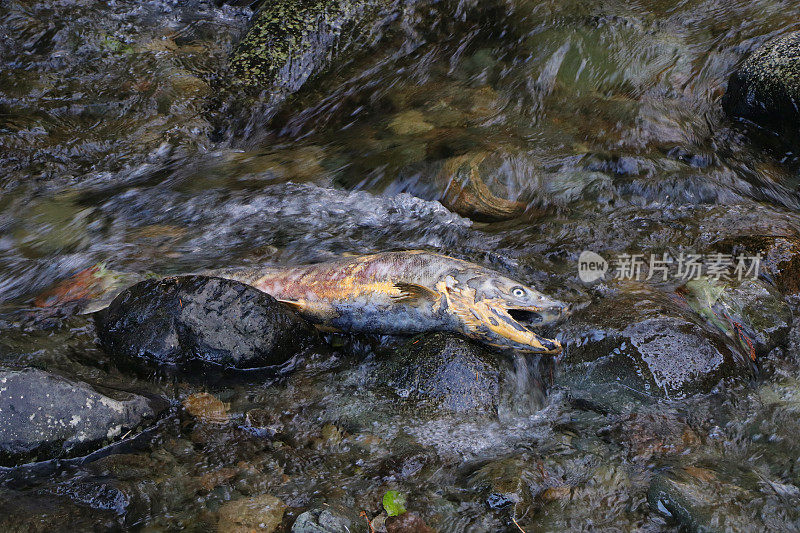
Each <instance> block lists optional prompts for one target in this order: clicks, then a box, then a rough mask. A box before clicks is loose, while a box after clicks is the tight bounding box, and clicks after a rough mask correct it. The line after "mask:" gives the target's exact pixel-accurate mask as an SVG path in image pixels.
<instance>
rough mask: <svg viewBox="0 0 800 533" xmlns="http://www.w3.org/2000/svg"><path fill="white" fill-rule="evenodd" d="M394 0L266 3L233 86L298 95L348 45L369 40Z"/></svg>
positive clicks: (239, 53) (241, 49)
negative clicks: (375, 22)
mask: <svg viewBox="0 0 800 533" xmlns="http://www.w3.org/2000/svg"><path fill="white" fill-rule="evenodd" d="M393 3H394V2H393V1H392V0H275V1H270V2H266V3H265V4H264V6H263V7H262V8H261V10H260V11H258V13H256V15H255V16H254V17H253V20H252V23H251V27H250V29H249V30H248V32H247V33H246V34H245V36H244V37H243V38H242V40H241V41H240V42H239V44H238V45H237V46H236V48H235V50H234V51H233V54H232V56H231V59H230V70H231V75H232V80H231V81H232V83H233V84H234V85H235V86H238V87H246V88H251V89H256V90H259V91H261V90H266V91H268V92H269V93H271V94H272V96H273V97H280V96H285V95H286V94H290V93H293V92H295V91H297V90H298V89H299V88H300V87H301V86H302V85H303V84H304V83H305V82H306V81H307V80H308V79H309V78H310V77H311V76H312V75H314V74H316V73H318V72H320V71H321V69H322V68H324V66H325V65H326V64H328V63H329V62H330V61H331V60H332V58H333V57H334V55H335V54H336V53H337V52H338V51H339V50H341V49H343V48H345V47H346V45H347V43H349V42H351V41H356V40H360V38H363V37H367V36H368V35H369V33H370V32H372V31H374V30H375V29H376V26H375V25H374V24H373V22H374V21H375V20H377V19H379V18H380V15H381V13H383V12H387V11H388V10H390V8H391V4H393Z"/></svg>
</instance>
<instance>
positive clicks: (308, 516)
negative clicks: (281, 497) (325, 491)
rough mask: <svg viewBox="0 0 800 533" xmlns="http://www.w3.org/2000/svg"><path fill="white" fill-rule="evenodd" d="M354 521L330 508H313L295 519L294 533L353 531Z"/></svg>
mask: <svg viewBox="0 0 800 533" xmlns="http://www.w3.org/2000/svg"><path fill="white" fill-rule="evenodd" d="M353 530H354V528H353V522H352V521H351V520H350V519H349V518H346V517H344V516H342V515H340V514H336V513H333V512H332V511H331V510H330V509H312V510H311V511H306V512H304V513H303V514H301V515H300V516H298V517H297V520H295V522H294V525H292V533H347V532H349V531H353Z"/></svg>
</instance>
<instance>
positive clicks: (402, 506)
mask: <svg viewBox="0 0 800 533" xmlns="http://www.w3.org/2000/svg"><path fill="white" fill-rule="evenodd" d="M383 508H384V509H386V514H388V515H389V516H398V515H401V514H403V513H405V512H406V496H405V494H403V493H402V492H398V491H396V490H389V491H386V494H384V495H383Z"/></svg>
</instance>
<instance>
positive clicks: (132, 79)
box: [0, 0, 800, 532]
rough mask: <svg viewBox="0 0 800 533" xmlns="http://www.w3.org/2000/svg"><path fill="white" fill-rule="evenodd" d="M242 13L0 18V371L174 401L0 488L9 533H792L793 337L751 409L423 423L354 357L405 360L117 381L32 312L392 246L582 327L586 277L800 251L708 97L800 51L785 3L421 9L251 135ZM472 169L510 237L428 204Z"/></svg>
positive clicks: (742, 139) (689, 404)
mask: <svg viewBox="0 0 800 533" xmlns="http://www.w3.org/2000/svg"><path fill="white" fill-rule="evenodd" d="M249 15H250V11H249V9H248V8H247V7H242V6H238V5H227V4H223V5H219V6H218V5H216V4H215V3H212V2H201V1H192V2H167V1H151V2H145V3H142V2H110V3H93V2H85V1H71V0H64V1H60V2H42V3H39V2H28V1H10V2H6V3H5V4H3V5H2V6H0V18H1V19H2V26H3V32H2V34H3V39H2V41H0V56H2V57H1V59H0V60H2V64H3V66H4V68H3V69H2V71H0V166H1V167H2V168H3V172H2V175H0V191H2V193H1V195H0V313H1V314H0V327H2V329H3V332H2V337H0V363H2V364H3V365H5V366H11V367H21V366H28V365H34V366H39V367H43V368H47V369H48V370H52V371H54V372H59V373H62V374H64V375H69V376H72V377H74V378H77V379H82V380H86V381H88V382H90V383H91V382H94V383H104V384H110V385H113V386H120V387H124V388H127V389H130V390H139V391H147V392H150V393H157V394H160V395H163V396H166V397H168V398H170V399H172V400H174V408H173V409H172V411H171V413H170V414H169V415H168V416H167V417H166V418H165V420H164V421H163V423H162V424H161V425H160V426H158V427H157V428H156V431H153V432H152V434H149V435H146V436H145V437H146V438H145V439H143V440H144V441H146V442H144V443H143V444H141V446H140V449H126V450H123V452H125V453H118V454H115V455H110V456H109V457H106V458H103V459H101V460H99V461H96V462H93V463H89V464H87V465H83V466H65V467H64V468H63V470H62V471H61V472H59V473H58V475H52V476H49V475H44V476H35V475H33V476H32V477H31V478H30V479H29V480H28V481H26V482H24V483H12V484H9V485H7V486H5V488H2V489H0V509H2V511H3V512H2V513H0V514H2V515H6V516H8V515H9V514H15V515H16V514H20V513H22V514H24V515H25V516H28V517H30V518H29V519H28V522H24V523H21V524H22V525H18V524H12V523H10V522H2V521H0V523H2V524H3V528H4V529H5V528H8V529H13V528H14V527H17V528H19V529H20V530H26V529H30V528H34V526H35V525H36V524H38V527H40V528H42V529H45V530H48V528H52V527H55V528H59V527H64V524H67V523H69V524H71V525H73V526H74V528H76V529H89V528H95V529H105V528H110V529H114V528H132V527H141V528H145V529H151V530H166V529H169V530H172V529H182V528H183V529H189V530H198V531H199V530H204V529H207V528H209V527H213V526H214V524H215V523H216V520H217V518H216V512H217V510H218V509H219V507H220V506H221V505H222V504H223V503H224V502H226V501H228V500H231V499H236V498H238V497H242V496H252V495H257V494H261V493H266V492H268V493H270V494H273V495H275V496H277V497H279V498H281V499H282V500H283V501H284V502H285V503H286V504H287V505H288V507H289V509H288V511H287V515H286V517H285V519H284V524H286V525H290V524H291V523H292V521H293V519H294V517H296V516H297V515H298V514H300V513H301V512H303V511H304V510H307V509H313V508H320V507H322V506H323V505H324V504H326V505H330V506H332V507H334V508H339V507H340V508H342V509H344V510H345V511H342V512H343V513H345V514H347V513H353V514H354V518H353V520H354V522H353V523H354V524H357V527H359V528H362V529H364V530H366V521H365V520H364V518H360V517H359V512H361V511H364V512H365V513H366V514H368V515H369V516H370V517H371V516H374V515H375V514H377V513H378V512H379V511H380V500H381V497H382V495H383V493H384V492H385V491H386V490H388V489H397V490H402V491H404V492H406V493H407V494H408V495H409V510H412V511H414V512H417V513H419V514H420V515H422V516H423V517H424V518H425V520H426V521H427V522H428V523H429V524H430V525H431V526H433V527H436V528H437V529H439V530H441V531H505V530H516V528H515V525H514V521H516V522H517V523H518V524H519V526H521V527H522V528H524V530H525V531H528V532H530V531H553V530H565V529H570V530H571V529H602V530H631V529H634V528H638V529H643V530H648V531H660V530H671V529H674V528H675V527H677V525H678V524H682V525H683V527H685V528H688V529H692V527H691V524H693V523H695V524H696V523H703V524H710V525H711V526H712V527H714V528H718V529H720V530H723V529H731V530H762V529H764V528H768V529H776V530H788V529H795V528H798V527H800V512H798V508H800V507H798V503H799V502H798V499H799V498H800V489H798V486H800V463H798V451H799V450H798V448H797V444H796V442H795V439H794V437H795V435H796V433H797V430H798V429H800V428H797V413H798V411H799V410H800V395H798V390H800V389H798V381H797V379H798V376H800V374H799V373H798V368H799V367H798V363H800V358H798V351H797V348H798V344H797V343H798V339H797V331H798V328H797V327H796V323H795V327H793V329H792V333H791V335H790V337H789V340H788V341H786V342H784V343H783V344H782V345H781V346H780V347H778V348H777V349H775V350H773V351H772V352H770V353H769V354H768V355H766V356H764V357H763V358H762V359H761V360H759V361H758V367H759V371H758V373H757V375H756V378H755V379H754V380H753V381H752V382H749V383H745V384H739V385H737V386H731V387H720V388H719V389H718V390H717V391H715V392H714V393H712V394H710V395H697V396H689V397H688V398H685V399H682V400H674V401H664V400H659V401H656V400H653V399H651V398H648V397H646V396H644V395H642V394H639V393H635V392H632V391H628V390H626V389H625V388H624V386H622V385H620V386H619V387H618V388H616V389H614V390H613V391H612V392H609V391H608V390H606V389H602V390H601V389H599V388H596V387H595V385H594V384H592V383H591V381H590V380H580V379H575V378H574V377H572V376H568V375H567V374H565V373H563V372H561V368H560V367H559V364H558V363H555V364H553V363H552V362H538V361H535V360H530V361H525V362H524V363H520V362H519V361H518V365H517V366H516V370H515V371H514V374H513V375H512V376H511V377H510V379H509V382H508V383H512V384H513V387H511V386H510V388H509V390H508V391H506V395H505V398H504V400H503V403H502V405H501V408H500V412H499V414H498V415H497V416H495V417H486V418H478V419H476V418H475V417H469V416H457V415H453V414H447V413H435V414H431V413H422V412H417V411H415V410H414V409H413V408H407V407H403V406H402V405H401V404H400V402H399V400H398V398H397V396H396V395H395V394H394V393H393V392H392V391H390V390H385V388H383V387H381V386H380V380H379V376H376V372H378V370H377V369H378V368H379V367H378V366H377V364H376V363H375V360H376V359H377V358H380V356H381V354H383V353H385V352H386V351H388V350H390V349H391V347H392V346H394V345H396V344H397V343H398V342H401V341H400V340H398V339H390V338H389V339H385V338H382V339H372V338H366V339H360V338H357V339H352V338H340V337H331V338H329V341H330V342H331V347H330V349H329V350H327V351H324V352H321V353H318V354H310V355H309V356H308V357H307V360H306V361H304V362H303V363H302V365H301V368H300V369H299V370H297V371H296V372H295V373H293V374H290V375H289V376H288V377H286V378H283V379H281V380H278V381H276V382H274V381H269V382H267V383H264V382H263V380H248V379H246V378H243V379H241V380H240V381H236V382H233V383H228V382H225V383H219V384H212V385H209V386H207V387H204V386H202V385H199V384H197V383H194V382H193V381H191V380H188V379H187V380H184V379H180V378H174V377H163V376H161V377H158V376H156V377H152V376H136V377H134V376H132V375H130V374H129V373H126V372H125V371H123V370H121V369H119V368H117V366H116V364H115V362H114V361H113V360H111V359H109V358H108V357H107V356H105V355H104V354H103V353H102V352H101V351H100V349H99V348H97V347H95V345H94V333H93V330H92V327H91V325H90V323H89V322H88V321H87V320H86V319H85V318H82V317H55V318H54V317H50V316H48V317H44V316H38V315H36V314H34V317H33V318H31V315H30V314H29V313H28V309H29V308H30V305H31V300H32V299H33V298H34V297H35V296H36V295H37V294H39V293H40V292H41V291H42V290H44V289H46V288H47V287H49V286H51V285H53V284H54V283H55V282H57V281H59V280H62V279H65V278H67V277H68V276H70V275H71V274H73V273H75V272H77V271H79V270H81V269H83V268H86V267H89V266H91V265H94V264H96V263H98V262H105V263H106V264H107V265H108V267H109V268H113V269H116V270H123V271H133V272H141V273H144V272H159V273H181V272H195V271H199V270H202V269H206V268H218V267H223V266H225V267H227V266H242V265H252V264H259V263H267V262H269V263H277V264H293V263H298V262H305V261H317V260H322V259H326V258H330V257H334V256H337V255H340V254H344V253H352V254H360V253H370V252H376V251H383V250H391V249H404V248H424V249H429V250H436V251H441V252H443V253H447V254H451V255H454V256H457V257H462V258H465V259H469V260H472V261H476V262H480V263H483V264H486V265H488V266H492V267H493V268H496V269H498V270H501V271H503V272H506V273H508V274H510V275H511V276H512V277H514V278H517V279H520V280H523V281H525V282H528V283H531V284H534V285H536V286H537V288H539V289H540V290H542V291H543V292H545V293H547V294H549V295H552V296H554V297H556V298H559V299H562V300H564V301H568V302H570V303H571V304H573V305H575V306H576V307H580V306H582V305H586V304H587V303H588V302H589V301H590V300H592V299H593V298H598V297H599V298H602V297H604V296H603V294H602V291H599V290H597V289H596V288H592V287H590V286H587V285H584V284H583V283H581V282H580V281H579V279H578V277H577V258H578V255H579V254H580V252H581V251H583V250H593V251H595V252H598V253H600V254H603V255H604V256H607V257H609V256H612V255H614V254H616V253H620V252H628V253H643V254H650V253H656V254H661V253H662V252H665V251H668V252H671V253H673V255H677V252H678V251H681V250H694V251H702V250H708V249H709V248H713V246H714V244H715V243H717V242H718V241H721V240H723V239H725V238H727V237H731V236H738V235H742V234H753V235H758V234H780V235H795V236H796V235H798V233H800V212H799V211H798V209H800V194H798V185H799V184H800V177H799V176H798V165H797V157H796V155H795V154H794V153H793V152H792V151H791V147H789V146H786V145H785V144H783V143H782V141H781V139H778V138H775V136H774V135H771V134H770V133H769V132H768V131H761V130H758V129H757V128H756V127H755V126H754V125H751V124H743V123H733V122H731V121H730V120H728V119H727V118H726V117H725V116H724V115H723V113H722V111H721V109H720V105H719V99H720V97H721V95H722V94H723V93H724V88H725V84H726V81H727V79H728V77H729V76H730V74H731V72H732V71H733V69H734V68H735V67H736V66H737V65H738V63H739V62H740V61H741V60H742V58H743V57H744V56H745V55H746V53H747V52H749V51H750V50H752V49H754V48H755V47H757V46H758V45H759V44H761V43H763V42H764V41H765V40H767V39H768V38H770V37H771V36H774V35H778V34H782V33H785V32H787V31H790V30H795V29H799V28H800V24H798V23H797V22H796V21H797V20H800V6H795V5H792V4H787V3H785V2H779V1H767V0H763V1H747V2H743V1H742V2H739V1H731V2H714V1H704V2H702V1H686V2H680V3H677V4H676V3H674V2H656V1H641V2H634V3H631V2H613V1H611V2H572V1H568V0H553V1H548V2H525V1H522V0H517V1H513V2H512V1H508V2H491V1H485V0H475V1H472V2H468V1H464V2H461V3H455V2H442V3H437V4H429V3H427V2H423V1H419V2H416V3H409V4H408V5H407V6H406V8H405V10H404V12H403V14H402V16H401V17H400V20H398V21H396V23H395V24H394V25H393V26H391V28H393V29H392V30H391V31H386V32H385V34H384V35H382V37H381V39H379V40H378V41H377V43H376V44H375V45H374V48H373V49H370V50H369V51H368V52H367V53H364V52H362V53H349V54H345V58H346V59H345V60H341V61H337V62H336V63H334V64H333V65H332V66H331V68H330V69H329V72H327V73H326V74H324V75H322V76H320V77H319V78H318V79H315V80H314V82H313V83H310V84H307V85H306V87H304V88H303V89H301V90H300V91H299V92H298V93H297V94H295V95H293V96H292V97H290V98H289V99H288V100H287V101H286V102H284V103H283V104H282V105H281V106H280V107H279V108H278V109H277V110H276V111H275V110H273V111H270V112H266V111H264V112H252V113H250V112H242V111H241V108H240V107H237V105H234V104H233V103H232V102H230V101H227V100H225V99H224V98H215V95H217V94H218V92H219V91H218V87H219V84H220V79H221V78H222V77H224V67H225V61H226V57H227V55H228V54H229V52H230V50H231V48H232V44H233V43H235V42H236V39H237V38H238V37H239V36H240V35H241V34H242V32H243V31H244V30H245V28H246V24H247V20H248V17H249ZM470 154H477V155H481V156H483V155H485V156H486V157H487V158H488V161H489V165H490V166H491V168H492V172H490V173H489V174H488V175H487V176H486V181H487V185H488V186H489V188H490V189H491V190H492V192H493V193H494V194H496V195H498V196H500V197H503V198H507V199H510V200H519V201H521V202H523V203H524V204H525V205H526V206H527V208H528V211H527V212H526V213H525V214H524V215H521V216H518V217H515V218H513V219H511V220H507V221H502V222H491V223H487V222H478V221H471V220H469V219H467V218H464V217H461V216H459V215H456V214H454V213H452V212H450V211H448V210H447V209H445V208H444V207H442V205H441V204H439V203H438V202H437V200H440V199H442V198H443V191H444V189H445V188H446V186H447V182H446V180H445V179H443V178H442V177H441V169H442V167H443V164H444V161H445V160H446V159H447V158H450V157H454V156H461V155H470ZM647 283H648V284H650V285H653V286H654V287H656V288H658V289H659V290H664V291H670V290H672V289H673V288H674V285H676V283H675V282H673V281H670V282H666V283H661V282H647ZM791 304H792V306H793V308H794V310H795V314H797V309H798V306H797V302H794V301H793V302H791ZM624 311H625V310H620V312H624ZM203 390H208V391H209V392H211V393H213V394H214V395H216V396H217V397H218V398H219V399H221V400H222V401H223V402H228V403H230V408H229V418H228V420H227V422H224V423H218V422H204V421H202V420H195V419H194V418H193V417H191V416H190V415H188V414H187V413H186V412H185V411H183V410H182V409H181V408H180V402H181V401H183V400H184V399H185V398H187V397H188V396H189V395H191V394H193V393H196V392H200V391H203ZM258 410H261V412H259V411H258ZM256 416H261V417H263V418H264V420H263V421H262V422H260V423H259V424H254V423H252V420H253V419H254V417H256ZM663 494H668V495H669V496H663ZM675 494H677V495H678V496H675ZM503 498H505V500H504V499H503ZM681 498H683V500H681ZM506 500H507V501H506ZM676 501H689V502H690V504H686V505H684V507H685V508H687V509H690V510H689V511H686V514H687V516H689V518H687V517H686V516H684V515H682V514H681V513H683V512H684V510H685V509H684V510H682V509H681V506H680V505H678V504H675V502H676ZM664 502H667V503H664ZM337 506H338V507H337ZM512 519H513V520H512ZM0 520H3V519H0ZM693 520H694V521H695V522H693ZM687 524H689V525H688V526H687Z"/></svg>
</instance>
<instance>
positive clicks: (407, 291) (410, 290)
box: [392, 281, 439, 302]
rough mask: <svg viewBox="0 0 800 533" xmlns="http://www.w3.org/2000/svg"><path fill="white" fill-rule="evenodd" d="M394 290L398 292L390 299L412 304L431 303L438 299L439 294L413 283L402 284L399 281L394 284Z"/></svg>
mask: <svg viewBox="0 0 800 533" xmlns="http://www.w3.org/2000/svg"><path fill="white" fill-rule="evenodd" d="M394 289H395V290H396V291H397V292H398V294H396V295H392V299H393V300H395V301H397V302H403V301H408V302H413V301H422V300H432V301H433V300H437V299H438V298H439V293H437V292H436V291H434V290H433V289H429V288H428V287H425V286H423V285H417V284H415V283H403V282H401V281H400V282H397V283H395V284H394Z"/></svg>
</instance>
